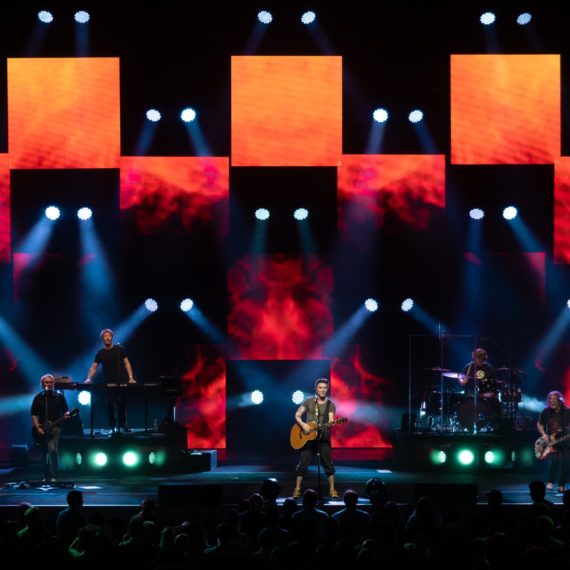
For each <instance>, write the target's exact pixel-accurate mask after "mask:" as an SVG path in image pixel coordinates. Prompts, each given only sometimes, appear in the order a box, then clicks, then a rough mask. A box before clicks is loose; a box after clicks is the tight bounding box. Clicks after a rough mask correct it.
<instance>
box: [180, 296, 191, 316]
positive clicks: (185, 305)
mask: <svg viewBox="0 0 570 570" xmlns="http://www.w3.org/2000/svg"><path fill="white" fill-rule="evenodd" d="M193 306H194V301H192V299H182V301H181V302H180V310H181V311H182V312H183V313H187V312H188V311H190V310H192V307H193Z"/></svg>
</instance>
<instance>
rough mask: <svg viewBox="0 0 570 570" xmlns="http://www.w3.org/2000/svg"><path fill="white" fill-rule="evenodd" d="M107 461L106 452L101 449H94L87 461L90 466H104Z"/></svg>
mask: <svg viewBox="0 0 570 570" xmlns="http://www.w3.org/2000/svg"><path fill="white" fill-rule="evenodd" d="M108 462H109V458H108V457H107V454H106V453H103V452H102V451H96V452H94V453H93V454H92V455H91V456H90V457H89V463H90V464H91V466H92V467H97V468H101V467H105V465H107V463H108Z"/></svg>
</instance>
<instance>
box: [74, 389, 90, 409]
mask: <svg viewBox="0 0 570 570" xmlns="http://www.w3.org/2000/svg"><path fill="white" fill-rule="evenodd" d="M77 401H78V402H79V403H80V404H81V405H82V406H90V405H91V392H89V391H88V390H81V392H79V394H77Z"/></svg>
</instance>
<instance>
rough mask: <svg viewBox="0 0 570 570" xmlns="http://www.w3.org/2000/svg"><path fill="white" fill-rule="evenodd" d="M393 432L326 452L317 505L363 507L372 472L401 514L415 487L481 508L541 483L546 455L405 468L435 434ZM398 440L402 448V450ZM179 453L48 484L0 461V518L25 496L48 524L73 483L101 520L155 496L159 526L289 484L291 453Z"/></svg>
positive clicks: (68, 474)
mask: <svg viewBox="0 0 570 570" xmlns="http://www.w3.org/2000/svg"><path fill="white" fill-rule="evenodd" d="M398 431H399V430H394V437H395V438H397V441H398V443H397V445H396V446H395V447H394V448H393V449H392V450H390V449H386V450H382V451H383V453H381V454H379V453H378V451H379V450H363V449H361V450H335V463H336V467H337V473H336V488H337V490H338V491H339V493H340V494H341V499H336V500H331V499H330V498H329V497H328V496H327V494H326V493H327V491H328V485H327V481H326V477H325V476H324V475H322V476H321V481H320V483H321V485H320V490H321V492H322V498H323V501H322V507H323V508H324V509H325V510H327V511H329V512H333V511H335V510H338V509H340V508H343V506H344V505H343V502H342V493H343V492H344V491H345V490H346V489H349V488H352V489H355V490H356V491H357V492H358V493H359V494H360V504H361V505H362V506H363V508H365V509H367V508H370V500H369V497H368V496H367V493H366V483H367V482H368V481H369V480H370V479H374V478H377V479H380V480H381V481H382V482H383V483H384V484H385V485H386V488H387V491H388V499H389V500H391V501H394V502H395V503H396V504H397V505H398V506H399V508H400V510H401V511H402V512H403V513H408V512H410V511H411V509H412V507H413V504H414V502H415V500H416V499H417V498H418V496H419V495H423V494H429V495H431V496H432V497H433V498H434V500H435V501H436V503H438V504H439V505H440V506H441V508H448V507H449V506H453V507H454V508H455V507H466V508H467V507H470V506H472V505H484V504H486V501H487V493H488V492H489V491H490V490H492V489H499V490H500V491H502V493H503V495H504V503H505V504H506V505H509V506H511V507H513V508H516V507H517V506H520V505H527V504H529V503H530V498H529V493H528V483H529V482H530V481H531V480H534V479H540V480H545V474H546V469H547V465H548V462H547V461H543V462H539V461H533V462H532V463H530V464H528V465H525V466H523V465H518V464H516V462H515V463H511V464H509V465H508V467H497V468H486V469H483V468H480V466H473V467H465V468H458V467H456V466H455V465H453V464H450V465H448V466H445V467H444V468H440V469H437V468H433V466H431V467H429V466H427V465H422V464H421V463H418V465H417V466H416V468H412V467H410V465H409V464H410V463H411V461H408V462H402V461H401V458H402V455H403V453H404V452H406V453H410V454H413V453H415V451H414V449H415V448H416V447H417V446H418V445H420V444H421V445H424V446H426V445H432V444H433V442H434V439H436V438H434V437H428V436H426V435H425V434H402V433H401V432H400V433H398ZM513 437H516V439H518V440H521V441H523V440H524V441H527V442H528V441H531V440H533V439H534V438H535V434H534V433H531V432H525V433H524V434H516V436H513ZM146 438H148V436H146V435H144V436H140V435H139V436H136V435H134V436H132V437H127V438H123V436H121V437H120V438H106V439H105V438H102V437H100V438H97V439H94V440H90V439H89V438H83V442H82V445H84V446H85V447H86V448H87V447H89V446H91V447H97V448H98V449H103V448H105V449H107V450H112V449H114V448H117V447H118V446H125V447H132V445H131V444H132V443H133V441H134V440H135V439H140V440H141V441H142V442H144V445H143V447H145V449H147V448H148V445H147V439H146ZM488 439H489V438H482V437H477V436H469V435H464V436H461V438H457V437H453V436H452V437H449V436H447V437H445V436H440V437H438V438H437V443H438V445H441V444H442V442H443V443H444V444H445V443H448V444H450V445H451V444H453V445H455V443H456V442H459V441H460V440H461V443H462V444H470V445H473V446H475V447H476V446H478V445H480V443H481V441H485V440H488ZM65 443H66V442H64V444H65ZM67 443H69V442H67ZM73 443H74V445H75V444H76V443H77V442H73ZM404 445H405V446H407V447H406V448H405V449H404V447H403V446H404ZM406 450H407V451H406ZM348 452H350V453H348ZM188 453H189V454H192V453H194V455H189V457H190V459H189V460H188V461H189V462H188V463H186V468H184V463H182V464H176V465H174V464H172V463H167V464H165V465H164V468H163V469H162V470H160V471H154V472H153V471H152V470H150V469H133V470H123V471H121V470H119V469H112V470H108V471H105V470H100V471H97V470H94V469H89V468H87V467H86V466H84V467H77V466H76V467H74V468H73V469H64V470H62V471H61V472H60V480H59V482H58V483H57V484H53V485H47V484H42V483H41V477H42V469H41V465H40V462H39V458H38V457H37V456H36V455H35V454H34V453H30V456H29V460H28V462H27V464H25V465H20V466H8V467H5V468H4V469H2V470H1V472H0V485H1V488H0V511H1V515H0V516H1V517H2V520H6V519H7V518H12V517H13V516H14V510H15V508H16V506H17V505H18V504H19V503H20V502H23V501H26V502H29V503H31V504H33V505H37V506H40V507H42V511H43V512H44V516H45V517H46V520H47V521H53V520H55V519H54V517H55V515H56V514H57V512H59V510H61V509H62V508H64V507H65V506H66V494H67V492H68V491H69V489H71V488H75V489H79V490H81V491H83V494H84V502H85V506H86V508H87V510H88V512H89V511H94V510H100V511H102V513H103V514H104V516H105V517H106V518H108V517H109V516H112V515H115V514H118V515H119V516H121V517H128V516H130V515H132V514H134V512H136V511H137V509H138V507H139V505H140V503H141V501H142V500H143V499H144V498H146V497H152V498H154V499H155V500H156V501H157V503H158V506H159V514H160V520H161V522H162V523H164V524H166V523H173V522H179V521H181V520H186V519H189V518H192V517H200V518H201V519H203V520H206V521H208V522H209V523H211V524H215V522H219V520H220V519H221V515H222V514H223V512H224V511H225V510H226V509H228V508H231V507H234V508H236V507H238V506H239V505H240V504H241V503H242V501H243V500H244V499H246V498H247V497H248V496H249V495H250V494H252V493H254V492H259V491H260V488H261V485H262V483H263V482H264V481H265V480H267V479H269V478H274V479H276V480H277V482H278V486H279V488H280V493H279V497H278V499H277V502H278V504H280V503H282V502H283V500H284V499H285V498H286V497H289V496H290V495H291V492H292V490H293V487H294V480H295V474H294V468H295V463H296V460H297V454H296V453H292V454H291V455H290V456H288V457H281V458H278V459H276V461H275V463H273V464H267V463H264V462H256V463H250V462H240V461H239V457H230V458H228V457H226V458H224V459H220V458H218V457H217V452H216V450H199V451H191V450H189V451H188ZM196 454H198V455H196ZM198 456H199V459H198V461H199V462H200V464H199V465H197V464H192V457H198ZM412 456H413V455H412ZM358 457H361V458H362V457H372V458H371V459H370V458H369V459H359V458H358ZM380 457H382V458H380ZM416 457H418V456H417V455H416ZM171 467H173V468H171ZM309 487H311V488H315V489H317V490H318V473H317V468H316V465H314V464H313V465H312V466H311V467H310V471H309V473H308V474H307V476H306V477H305V479H304V482H303V488H309ZM548 498H549V499H550V500H552V501H553V502H555V503H561V501H562V498H561V497H558V496H555V495H554V494H552V495H549V497H548ZM299 503H300V501H299Z"/></svg>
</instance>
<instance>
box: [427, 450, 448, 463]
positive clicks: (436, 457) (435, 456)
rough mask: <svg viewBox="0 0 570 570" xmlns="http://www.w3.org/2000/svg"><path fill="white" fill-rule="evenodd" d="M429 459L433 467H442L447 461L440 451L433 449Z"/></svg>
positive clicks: (443, 452)
mask: <svg viewBox="0 0 570 570" xmlns="http://www.w3.org/2000/svg"><path fill="white" fill-rule="evenodd" d="M430 459H431V462H432V463H433V464H434V465H443V464H444V463H445V462H446V461H447V454H446V453H445V451H443V450H441V449H434V450H432V452H431V454H430Z"/></svg>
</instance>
